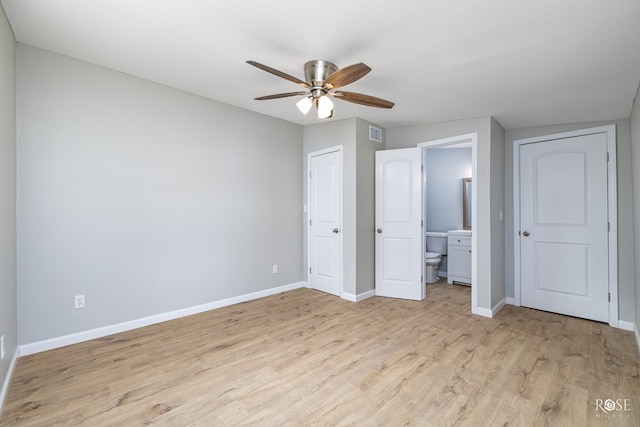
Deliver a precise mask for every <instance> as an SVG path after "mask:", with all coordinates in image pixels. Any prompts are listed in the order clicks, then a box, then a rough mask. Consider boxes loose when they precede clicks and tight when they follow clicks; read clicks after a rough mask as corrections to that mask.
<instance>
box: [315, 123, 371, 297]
mask: <svg viewBox="0 0 640 427" xmlns="http://www.w3.org/2000/svg"><path fill="white" fill-rule="evenodd" d="M376 127H380V126H377V125H376ZM303 132H304V148H303V163H304V172H303V176H304V177H305V185H304V198H303V200H304V203H307V185H306V182H307V180H306V177H307V176H308V171H307V167H308V164H307V156H308V154H309V153H312V152H314V151H319V150H323V149H325V148H329V147H333V146H336V145H342V146H343V174H344V176H343V190H344V191H343V195H342V202H343V227H342V233H343V234H342V239H343V250H344V253H343V268H344V277H343V280H344V281H343V292H345V293H347V294H350V295H352V296H355V295H358V294H361V293H364V292H367V291H371V290H373V289H374V276H375V266H374V261H375V252H374V239H375V236H374V233H373V230H374V216H375V210H374V208H375V206H374V183H375V182H374V178H375V154H374V153H375V151H376V150H380V149H384V144H380V143H377V142H373V141H369V123H368V122H365V121H363V120H360V119H346V120H339V121H327V122H321V123H318V124H316V125H309V126H305V127H304V131H303ZM383 141H384V130H383ZM307 222H308V218H307V216H306V215H305V218H304V224H305V225H304V265H305V271H306V270H307V269H308V265H307V235H306V231H307V229H306V224H307ZM305 276H306V275H305Z"/></svg>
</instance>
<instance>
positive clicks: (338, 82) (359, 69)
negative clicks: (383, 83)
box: [325, 62, 371, 89]
mask: <svg viewBox="0 0 640 427" xmlns="http://www.w3.org/2000/svg"><path fill="white" fill-rule="evenodd" d="M369 71H371V68H370V67H369V66H368V65H365V64H363V63H362V62H360V63H358V64H353V65H349V66H348V67H344V68H340V69H339V70H338V71H336V72H335V73H333V74H331V75H330V76H329V77H327V80H326V81H325V85H326V86H327V87H328V88H329V89H333V88H337V87H341V86H346V85H348V84H349V83H353V82H355V81H356V80H359V79H361V78H362V77H364V76H365V75H366V74H367V73H368V72H369Z"/></svg>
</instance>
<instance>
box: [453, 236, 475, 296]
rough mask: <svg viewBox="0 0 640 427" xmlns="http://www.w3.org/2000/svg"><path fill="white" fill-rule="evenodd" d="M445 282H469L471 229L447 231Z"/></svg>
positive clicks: (468, 283)
mask: <svg viewBox="0 0 640 427" xmlns="http://www.w3.org/2000/svg"><path fill="white" fill-rule="evenodd" d="M448 236H449V237H448V242H447V243H448V245H447V251H448V258H449V259H448V269H447V270H448V272H447V283H449V284H451V283H453V282H456V283H463V284H465V285H470V284H471V231H470V230H453V231H449V233H448Z"/></svg>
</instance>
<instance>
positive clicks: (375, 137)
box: [369, 126, 382, 142]
mask: <svg viewBox="0 0 640 427" xmlns="http://www.w3.org/2000/svg"><path fill="white" fill-rule="evenodd" d="M369 139H370V140H371V141H375V142H382V129H378V128H376V127H373V126H369Z"/></svg>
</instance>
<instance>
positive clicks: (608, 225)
mask: <svg viewBox="0 0 640 427" xmlns="http://www.w3.org/2000/svg"><path fill="white" fill-rule="evenodd" d="M607 231H609V232H611V223H610V222H607Z"/></svg>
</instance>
